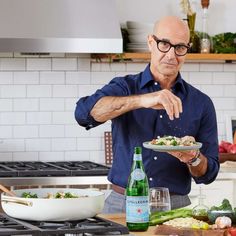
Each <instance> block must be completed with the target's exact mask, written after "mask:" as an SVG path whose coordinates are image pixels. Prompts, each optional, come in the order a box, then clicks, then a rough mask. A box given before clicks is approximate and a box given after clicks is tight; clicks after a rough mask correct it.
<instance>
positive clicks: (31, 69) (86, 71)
mask: <svg viewBox="0 0 236 236" xmlns="http://www.w3.org/2000/svg"><path fill="white" fill-rule="evenodd" d="M87 57H88V55H86V57H77V56H76V55H72V56H70V57H64V55H62V56H61V57H58V55H57V56H55V57H48V58H47V57H43V58H39V57H38V58H37V57H13V55H12V54H7V53H6V54H3V53H2V54H0V140H2V142H1V143H0V161H11V160H14V161H17V160H24V161H31V160H41V161H56V160H57V161H59V160H91V161H96V162H100V163H104V143H103V133H104V131H105V130H110V122H107V123H106V124H103V125H101V126H99V127H97V128H94V129H92V130H89V131H86V130H85V129H84V128H81V127H80V126H78V125H77V123H76V121H75V119H74V109H75V104H76V102H77V100H78V98H79V97H81V96H86V95H89V94H91V93H93V92H94V91H95V90H96V89H97V88H100V87H101V86H103V85H104V84H105V83H107V82H109V81H110V80H111V79H112V78H113V77H114V76H118V75H125V74H128V73H136V72H139V71H141V70H143V69H144V68H145V66H146V63H132V62H127V63H123V62H120V63H111V64H109V63H96V62H92V63H91V61H90V58H87ZM182 73H183V76H184V78H185V79H186V80H187V81H189V82H190V83H191V84H193V85H194V86H196V87H198V88H199V89H201V90H202V91H203V92H205V93H207V94H208V95H209V96H210V97H211V98H212V99H213V102H214V104H215V107H216V110H217V119H218V128H219V140H222V139H225V138H226V130H225V127H226V126H225V116H226V114H231V113H235V112H236V93H235V91H236V64H225V63H216V64H210V63H186V64H185V65H184V66H183V69H182Z"/></svg>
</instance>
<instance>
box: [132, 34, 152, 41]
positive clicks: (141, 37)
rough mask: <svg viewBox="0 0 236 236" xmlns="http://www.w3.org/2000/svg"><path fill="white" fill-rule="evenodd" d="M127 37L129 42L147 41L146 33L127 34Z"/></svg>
mask: <svg viewBox="0 0 236 236" xmlns="http://www.w3.org/2000/svg"><path fill="white" fill-rule="evenodd" d="M128 38H129V41H130V42H131V43H145V42H147V35H146V34H133V35H128Z"/></svg>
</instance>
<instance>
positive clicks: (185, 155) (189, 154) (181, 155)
mask: <svg viewBox="0 0 236 236" xmlns="http://www.w3.org/2000/svg"><path fill="white" fill-rule="evenodd" d="M168 153H169V154H170V155H172V156H174V157H176V158H177V159H179V160H180V161H181V162H184V163H188V162H189V161H190V160H191V159H193V158H194V157H195V156H196V153H197V151H196V150H191V151H182V152H179V151H173V152H168Z"/></svg>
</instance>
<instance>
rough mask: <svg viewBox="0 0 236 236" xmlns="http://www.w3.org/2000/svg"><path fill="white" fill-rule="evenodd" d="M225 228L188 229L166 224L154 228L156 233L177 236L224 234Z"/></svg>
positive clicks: (222, 235) (219, 235) (217, 235)
mask: <svg viewBox="0 0 236 236" xmlns="http://www.w3.org/2000/svg"><path fill="white" fill-rule="evenodd" d="M226 232H227V230H226V229H208V230H203V229H190V228H176V227H172V226H168V225H159V226H158V227H156V228H155V231H154V233H155V234H156V235H160V234H161V235H178V236H226V235H227V233H226Z"/></svg>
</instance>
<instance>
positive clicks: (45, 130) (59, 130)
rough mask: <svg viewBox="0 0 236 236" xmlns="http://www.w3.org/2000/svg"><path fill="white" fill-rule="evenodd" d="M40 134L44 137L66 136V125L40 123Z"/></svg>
mask: <svg viewBox="0 0 236 236" xmlns="http://www.w3.org/2000/svg"><path fill="white" fill-rule="evenodd" d="M39 136H40V137H42V138H50V137H56V138H61V137H65V128H64V125H40V126H39Z"/></svg>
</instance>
